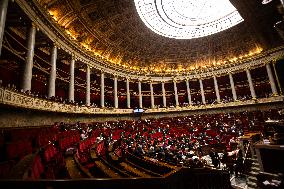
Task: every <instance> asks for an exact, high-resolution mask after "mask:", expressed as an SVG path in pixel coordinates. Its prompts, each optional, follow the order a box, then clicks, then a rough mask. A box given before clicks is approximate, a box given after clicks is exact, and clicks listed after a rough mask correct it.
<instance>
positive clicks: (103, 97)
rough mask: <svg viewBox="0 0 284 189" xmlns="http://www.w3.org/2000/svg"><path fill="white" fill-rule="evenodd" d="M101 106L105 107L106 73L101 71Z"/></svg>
mask: <svg viewBox="0 0 284 189" xmlns="http://www.w3.org/2000/svg"><path fill="white" fill-rule="evenodd" d="M101 107H102V108H104V107H105V74H104V73H103V72H102V73H101Z"/></svg>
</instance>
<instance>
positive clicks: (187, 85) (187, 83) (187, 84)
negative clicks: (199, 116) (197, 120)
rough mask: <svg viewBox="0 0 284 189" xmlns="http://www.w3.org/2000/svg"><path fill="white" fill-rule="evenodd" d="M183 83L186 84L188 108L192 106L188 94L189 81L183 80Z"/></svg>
mask: <svg viewBox="0 0 284 189" xmlns="http://www.w3.org/2000/svg"><path fill="white" fill-rule="evenodd" d="M185 83H186V92H187V100H188V104H189V105H190V106H192V101H191V94H190V88H189V80H188V79H186V80H185Z"/></svg>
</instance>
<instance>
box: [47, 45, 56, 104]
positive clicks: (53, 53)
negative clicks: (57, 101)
mask: <svg viewBox="0 0 284 189" xmlns="http://www.w3.org/2000/svg"><path fill="white" fill-rule="evenodd" d="M56 59H57V47H56V46H55V45H54V46H53V47H52V50H51V60H50V64H51V69H50V74H49V85H48V98H50V97H53V96H54V97H55V80H56Z"/></svg>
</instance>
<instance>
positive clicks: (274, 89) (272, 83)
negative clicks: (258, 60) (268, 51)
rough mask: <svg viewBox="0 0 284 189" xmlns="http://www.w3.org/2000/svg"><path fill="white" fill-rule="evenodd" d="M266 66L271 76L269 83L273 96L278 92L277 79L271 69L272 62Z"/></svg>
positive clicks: (269, 76)
mask: <svg viewBox="0 0 284 189" xmlns="http://www.w3.org/2000/svg"><path fill="white" fill-rule="evenodd" d="M265 67H266V71H267V74H268V78H269V83H270V87H271V91H272V95H273V96H277V95H278V93H277V89H276V85H275V80H274V77H273V74H272V71H271V67H270V64H269V63H268V64H266V65H265Z"/></svg>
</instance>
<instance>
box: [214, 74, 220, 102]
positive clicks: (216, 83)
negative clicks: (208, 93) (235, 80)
mask: <svg viewBox="0 0 284 189" xmlns="http://www.w3.org/2000/svg"><path fill="white" fill-rule="evenodd" d="M213 79H214V87H215V93H216V99H217V102H218V103H220V102H221V100H220V93H219V87H218V81H217V78H216V76H215V75H214V76H213Z"/></svg>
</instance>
